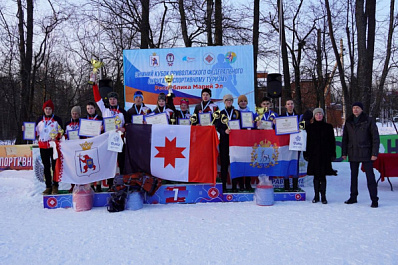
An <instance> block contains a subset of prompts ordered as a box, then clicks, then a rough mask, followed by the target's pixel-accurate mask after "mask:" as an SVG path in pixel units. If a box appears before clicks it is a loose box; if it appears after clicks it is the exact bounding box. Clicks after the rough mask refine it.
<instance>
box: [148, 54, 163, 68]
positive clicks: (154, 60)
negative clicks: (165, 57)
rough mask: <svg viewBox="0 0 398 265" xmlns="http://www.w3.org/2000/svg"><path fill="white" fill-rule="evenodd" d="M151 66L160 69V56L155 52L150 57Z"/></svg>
mask: <svg viewBox="0 0 398 265" xmlns="http://www.w3.org/2000/svg"><path fill="white" fill-rule="evenodd" d="M149 65H150V66H152V67H158V66H160V65H159V56H158V55H156V52H154V53H153V54H152V55H151V56H149Z"/></svg>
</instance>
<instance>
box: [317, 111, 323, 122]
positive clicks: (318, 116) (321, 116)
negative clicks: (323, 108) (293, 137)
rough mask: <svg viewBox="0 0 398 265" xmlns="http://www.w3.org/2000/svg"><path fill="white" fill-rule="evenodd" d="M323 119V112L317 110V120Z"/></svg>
mask: <svg viewBox="0 0 398 265" xmlns="http://www.w3.org/2000/svg"><path fill="white" fill-rule="evenodd" d="M322 119H323V114H322V113H321V112H317V113H316V114H315V120H316V121H322Z"/></svg>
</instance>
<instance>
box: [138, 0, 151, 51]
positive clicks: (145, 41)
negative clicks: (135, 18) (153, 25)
mask: <svg viewBox="0 0 398 265" xmlns="http://www.w3.org/2000/svg"><path fill="white" fill-rule="evenodd" d="M141 6H142V17H141V24H140V32H141V45H140V48H141V49H148V47H149V0H141Z"/></svg>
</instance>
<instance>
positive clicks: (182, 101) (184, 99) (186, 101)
mask: <svg viewBox="0 0 398 265" xmlns="http://www.w3.org/2000/svg"><path fill="white" fill-rule="evenodd" d="M181 104H187V105H189V101H188V99H186V98H183V99H181V101H180V105H181Z"/></svg>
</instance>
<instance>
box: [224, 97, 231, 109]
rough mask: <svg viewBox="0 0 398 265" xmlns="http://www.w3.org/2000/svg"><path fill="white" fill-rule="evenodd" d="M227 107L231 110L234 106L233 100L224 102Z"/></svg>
mask: <svg viewBox="0 0 398 265" xmlns="http://www.w3.org/2000/svg"><path fill="white" fill-rule="evenodd" d="M224 104H225V107H227V108H229V107H231V106H232V99H226V100H225V101H224Z"/></svg>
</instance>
